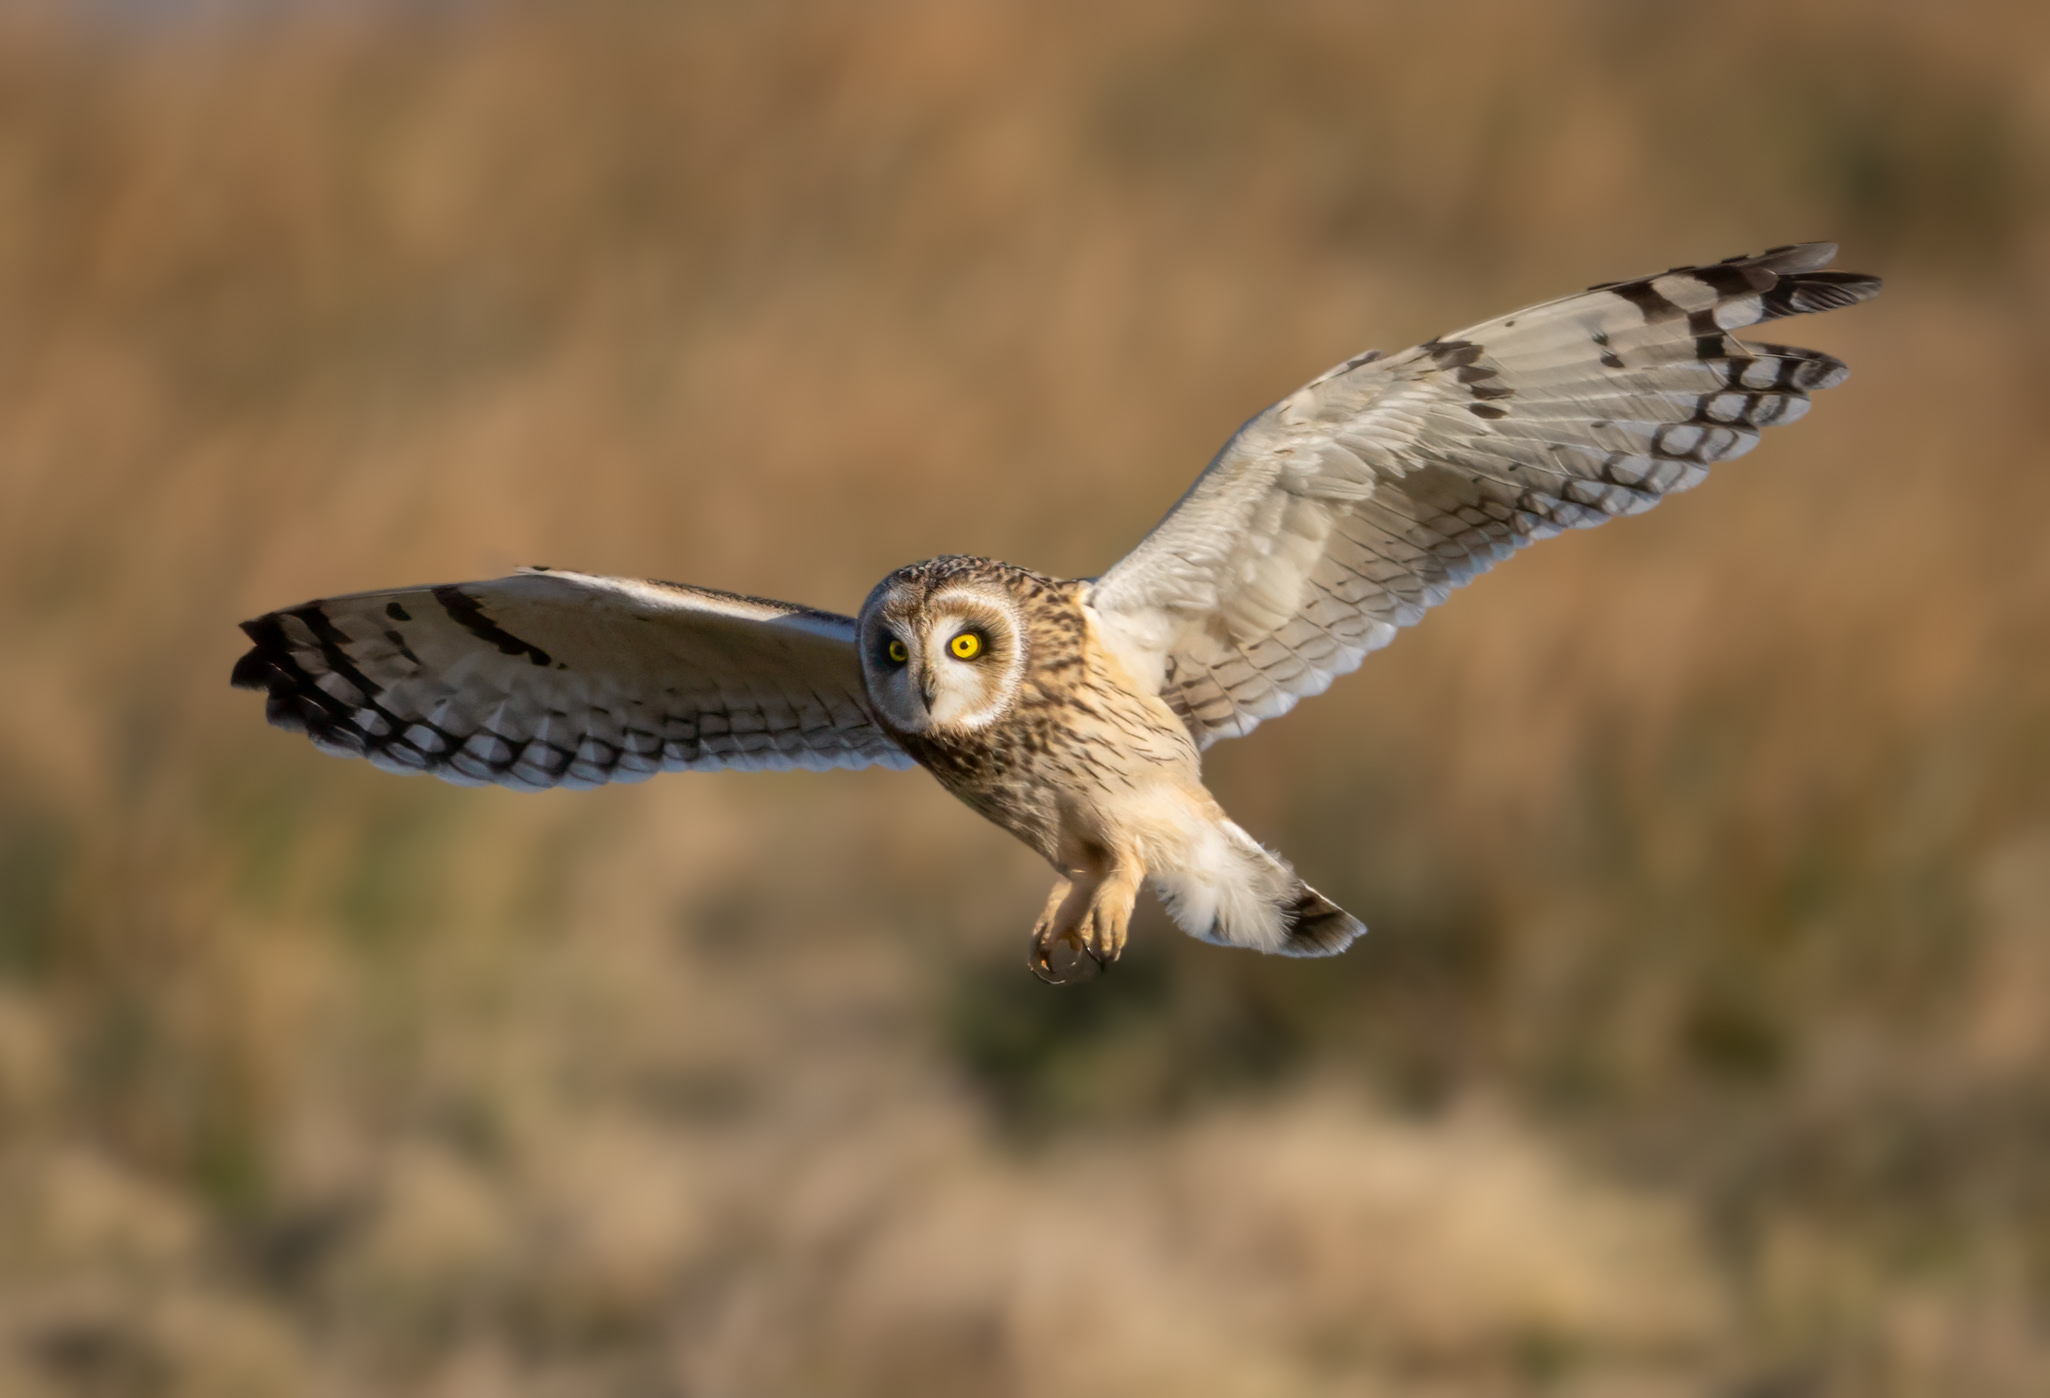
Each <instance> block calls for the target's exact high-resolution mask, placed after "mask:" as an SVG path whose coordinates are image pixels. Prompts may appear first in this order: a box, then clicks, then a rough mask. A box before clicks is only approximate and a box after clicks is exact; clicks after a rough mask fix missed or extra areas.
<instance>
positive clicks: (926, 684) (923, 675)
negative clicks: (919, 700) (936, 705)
mask: <svg viewBox="0 0 2050 1398" xmlns="http://www.w3.org/2000/svg"><path fill="white" fill-rule="evenodd" d="M918 692H919V694H921V695H922V696H924V698H925V711H926V712H927V713H931V712H932V701H933V696H934V695H935V694H936V693H937V692H938V686H937V685H935V684H934V683H933V673H932V670H931V669H930V668H929V667H927V666H923V665H921V666H920V667H919V669H918Z"/></svg>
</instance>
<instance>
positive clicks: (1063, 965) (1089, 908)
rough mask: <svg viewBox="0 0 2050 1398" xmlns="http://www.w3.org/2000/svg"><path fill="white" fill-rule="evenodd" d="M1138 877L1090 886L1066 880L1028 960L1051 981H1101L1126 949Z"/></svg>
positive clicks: (1042, 918)
mask: <svg viewBox="0 0 2050 1398" xmlns="http://www.w3.org/2000/svg"><path fill="white" fill-rule="evenodd" d="M1137 893H1138V880H1137V879H1128V878H1119V877H1116V876H1115V875H1113V876H1112V877H1109V878H1105V879H1102V880H1100V881H1098V882H1096V883H1095V884H1094V886H1093V887H1092V886H1090V885H1089V884H1085V883H1079V882H1077V883H1070V882H1069V881H1068V880H1066V879H1063V880H1062V881H1061V882H1060V883H1058V884H1055V885H1054V890H1053V895H1052V896H1051V897H1050V898H1048V899H1047V900H1046V911H1045V912H1043V913H1041V914H1040V915H1039V921H1038V923H1036V924H1035V925H1034V926H1033V928H1032V950H1031V953H1030V954H1029V955H1028V956H1027V957H1026V964H1027V965H1029V966H1030V967H1031V968H1032V974H1034V975H1035V976H1038V977H1039V978H1040V979H1041V980H1043V981H1045V982H1046V983H1047V984H1049V985H1079V984H1081V983H1082V982H1084V981H1092V980H1095V979H1096V977H1097V976H1099V975H1101V974H1102V973H1103V972H1104V971H1105V970H1107V969H1108V968H1109V966H1110V963H1111V962H1113V961H1115V960H1117V959H1118V956H1119V954H1120V953H1122V952H1123V951H1124V949H1125V932H1126V929H1127V928H1129V927H1130V926H1131V923H1132V902H1133V900H1134V898H1135V897H1136V896H1137Z"/></svg>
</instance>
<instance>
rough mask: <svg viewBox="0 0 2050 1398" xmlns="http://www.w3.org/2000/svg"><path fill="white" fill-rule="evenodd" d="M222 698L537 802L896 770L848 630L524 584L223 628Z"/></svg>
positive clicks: (797, 617) (597, 587)
mask: <svg viewBox="0 0 2050 1398" xmlns="http://www.w3.org/2000/svg"><path fill="white" fill-rule="evenodd" d="M242 629H243V630H244V631H246V632H247V633H248V634H249V639H250V640H251V641H252V642H253V643H254V646H253V648H252V649H251V650H250V651H249V653H248V654H246V655H244V656H243V657H242V659H241V661H240V662H239V663H238V664H237V665H236V666H235V673H234V676H233V679H234V683H235V684H236V685H237V686H239V687H241V688H243V689H261V690H267V691H268V692H269V695H270V699H269V703H268V705H267V710H268V713H269V717H270V721H271V722H272V723H274V724H276V725H277V726H278V727H280V728H289V729H292V730H294V731H299V732H304V733H305V734H306V735H307V736H308V737H310V738H312V739H313V741H314V743H315V744H316V745H317V746H318V747H320V748H321V749H322V750H324V751H326V752H331V753H335V754H338V755H340V756H345V757H367V758H368V759H370V761H372V762H374V763H376V764H377V765H378V766H380V767H383V768H385V769H386V770H388V771H393V772H432V773H433V774H434V775H435V776H437V777H440V778H442V779H443V780H444V781H451V782H455V783H457V784H459V785H464V786H481V785H484V784H487V783H492V782H496V783H498V784H499V785H501V786H511V787H519V788H523V789H526V790H539V789H541V788H544V787H552V786H564V787H588V786H598V785H602V784H603V783H605V782H610V781H627V782H630V781H642V780H645V779H646V778H648V777H651V776H653V775H654V774H655V773H657V772H661V771H681V770H686V769H695V770H701V771H702V770H710V769H713V768H719V767H740V768H751V769H752V768H790V767H809V768H825V767H867V766H870V765H881V766H885V767H909V766H911V765H912V762H911V759H910V757H909V756H908V755H906V753H905V752H904V750H903V749H902V748H900V747H898V746H897V744H896V743H895V742H894V741H892V740H891V738H890V737H889V735H888V734H886V733H885V732H883V730H882V729H881V728H879V727H878V726H877V725H876V723H875V721H874V720H873V719H872V718H871V717H870V715H869V711H868V706H867V702H866V699H865V698H864V692H863V688H862V682H861V662H860V659H859V657H858V655H857V652H856V650H855V642H854V635H855V632H854V622H853V620H852V619H851V618H849V617H844V616H837V615H834V614H832V613H829V612H817V611H812V610H810V609H809V608H805V607H795V606H791V605H790V604H788V603H784V602H768V601H763V600H762V599H760V598H754V597H740V596H736V595H734V594H732V593H727V592H715V591H712V590H711V589H709V588H696V587H682V586H679V585H677V584H675V583H660V582H642V581H638V580H634V579H627V578H599V577H590V576H587V575H585V574H581V573H564V572H555V571H551V570H548V569H533V570H527V571H523V572H520V573H517V574H515V575H514V576H512V577H509V578H499V579H496V580H495V581H491V582H474V583H462V584H458V585H453V586H443V587H419V588H406V589H402V590H399V591H395V592H363V593H357V594H355V595H354V596H349V597H328V598H323V599H321V600H319V601H315V602H307V603H305V604H303V605H301V606H297V607H287V608H285V609H284V610H283V611H277V612H272V613H270V614H269V615H267V616H261V617H258V618H257V619H256V620H254V621H246V622H244V623H242Z"/></svg>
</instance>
